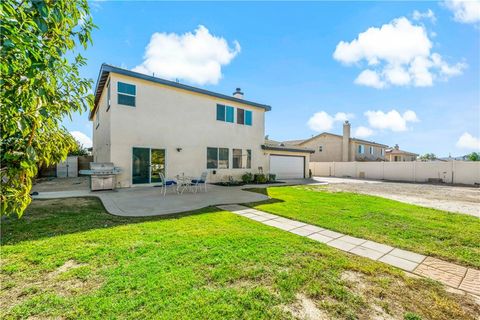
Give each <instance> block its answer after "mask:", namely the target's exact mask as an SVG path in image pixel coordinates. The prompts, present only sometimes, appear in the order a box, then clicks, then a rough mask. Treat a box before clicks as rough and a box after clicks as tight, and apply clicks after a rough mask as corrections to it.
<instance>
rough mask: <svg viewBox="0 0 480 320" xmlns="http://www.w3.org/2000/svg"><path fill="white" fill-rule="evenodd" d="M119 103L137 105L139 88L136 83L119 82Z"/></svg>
mask: <svg viewBox="0 0 480 320" xmlns="http://www.w3.org/2000/svg"><path fill="white" fill-rule="evenodd" d="M117 92H118V101H117V102H118V104H121V105H125V106H130V107H135V99H136V95H137V90H136V87H135V85H133V84H128V83H124V82H120V81H119V82H118V83H117Z"/></svg>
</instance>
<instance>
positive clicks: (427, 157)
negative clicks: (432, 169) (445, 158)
mask: <svg viewBox="0 0 480 320" xmlns="http://www.w3.org/2000/svg"><path fill="white" fill-rule="evenodd" d="M419 159H420V160H422V161H432V160H435V159H437V156H436V155H435V154H434V153H425V154H424V155H423V156H420V158H419Z"/></svg>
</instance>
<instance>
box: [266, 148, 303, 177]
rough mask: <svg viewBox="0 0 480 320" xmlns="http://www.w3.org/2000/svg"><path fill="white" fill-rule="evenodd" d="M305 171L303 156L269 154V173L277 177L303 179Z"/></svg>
mask: <svg viewBox="0 0 480 320" xmlns="http://www.w3.org/2000/svg"><path fill="white" fill-rule="evenodd" d="M304 172H305V157H303V156H285V155H274V154H271V155H270V173H274V174H276V175H277V179H303V178H304Z"/></svg>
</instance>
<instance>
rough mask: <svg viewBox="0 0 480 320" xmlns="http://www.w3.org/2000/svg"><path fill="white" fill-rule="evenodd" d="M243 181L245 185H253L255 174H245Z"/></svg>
mask: <svg viewBox="0 0 480 320" xmlns="http://www.w3.org/2000/svg"><path fill="white" fill-rule="evenodd" d="M242 181H243V182H244V183H252V182H253V174H252V173H251V172H245V173H244V174H243V175H242Z"/></svg>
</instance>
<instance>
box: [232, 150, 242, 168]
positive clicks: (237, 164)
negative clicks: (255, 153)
mask: <svg viewBox="0 0 480 320" xmlns="http://www.w3.org/2000/svg"><path fill="white" fill-rule="evenodd" d="M232 168H233V169H241V168H242V149H233V150H232Z"/></svg>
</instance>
